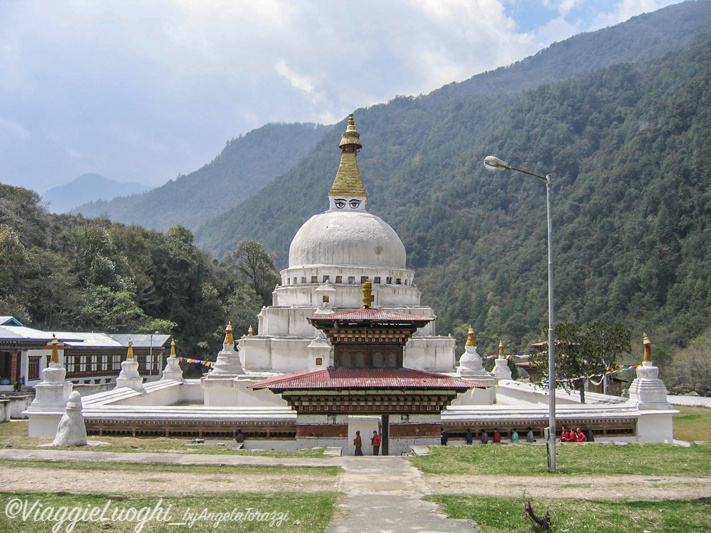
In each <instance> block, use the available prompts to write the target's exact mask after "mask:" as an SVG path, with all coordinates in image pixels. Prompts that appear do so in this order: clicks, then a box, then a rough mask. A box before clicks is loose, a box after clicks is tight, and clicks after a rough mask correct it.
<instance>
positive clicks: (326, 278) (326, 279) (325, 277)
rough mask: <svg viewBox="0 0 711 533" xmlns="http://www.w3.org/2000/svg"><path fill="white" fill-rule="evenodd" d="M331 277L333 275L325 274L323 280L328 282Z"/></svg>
mask: <svg viewBox="0 0 711 533" xmlns="http://www.w3.org/2000/svg"><path fill="white" fill-rule="evenodd" d="M329 279H331V276H324V277H323V282H324V283H326V282H327V281H328V280H329Z"/></svg>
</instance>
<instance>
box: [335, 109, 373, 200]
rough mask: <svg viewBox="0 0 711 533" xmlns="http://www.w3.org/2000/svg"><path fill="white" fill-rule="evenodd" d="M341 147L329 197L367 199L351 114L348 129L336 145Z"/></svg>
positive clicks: (358, 145)
mask: <svg viewBox="0 0 711 533" xmlns="http://www.w3.org/2000/svg"><path fill="white" fill-rule="evenodd" d="M338 146H340V147H341V164H340V165H339V166H338V172H337V173H336V179H334V180H333V186H332V187H331V191H330V192H329V193H328V195H329V196H363V197H365V198H367V197H368V193H367V192H365V187H363V181H362V180H361V179H360V170H359V169H358V160H357V153H358V150H359V149H361V148H362V147H363V145H361V144H360V134H359V133H358V132H357V131H356V128H355V122H354V120H353V114H352V113H351V115H350V117H349V118H348V127H346V131H345V133H344V134H343V137H341V142H340V144H339V145H338Z"/></svg>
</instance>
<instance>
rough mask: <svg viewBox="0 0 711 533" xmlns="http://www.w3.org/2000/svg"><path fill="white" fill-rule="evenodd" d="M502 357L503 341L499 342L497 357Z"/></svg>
mask: <svg viewBox="0 0 711 533" xmlns="http://www.w3.org/2000/svg"><path fill="white" fill-rule="evenodd" d="M503 356H504V343H503V341H499V357H503Z"/></svg>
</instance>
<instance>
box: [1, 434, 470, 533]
mask: <svg viewBox="0 0 711 533" xmlns="http://www.w3.org/2000/svg"><path fill="white" fill-rule="evenodd" d="M0 459H14V460H34V461H80V462H104V461H105V462H117V463H147V464H149V463H150V464H170V465H263V466H311V467H318V466H338V467H341V468H342V471H341V473H340V474H339V477H338V491H339V492H340V493H342V494H345V496H346V498H345V502H344V503H343V504H342V505H341V506H340V508H341V513H340V514H341V515H343V517H342V518H339V519H337V520H335V521H334V522H333V523H332V524H331V525H330V526H329V528H328V530H327V533H361V532H363V533H365V532H377V533H409V532H418V533H439V532H441V533H465V532H466V533H471V532H476V531H479V530H478V528H477V526H476V524H475V523H474V522H472V521H469V520H449V519H447V518H446V517H445V516H444V515H441V514H439V513H438V508H437V505H436V504H434V503H430V502H425V501H424V500H423V499H422V498H423V497H424V496H425V495H427V494H430V493H432V491H431V489H430V488H429V487H428V485H427V484H426V483H425V481H424V478H423V476H422V473H421V472H420V471H419V470H417V469H416V468H415V467H413V466H412V465H411V464H410V463H409V462H408V461H407V460H406V459H403V458H401V457H333V458H322V457H266V456H241V455H240V456H236V455H202V454H200V455H198V454H182V453H117V452H100V451H82V450H76V451H74V450H53V449H48V448H38V449H27V450H21V449H1V450H0Z"/></svg>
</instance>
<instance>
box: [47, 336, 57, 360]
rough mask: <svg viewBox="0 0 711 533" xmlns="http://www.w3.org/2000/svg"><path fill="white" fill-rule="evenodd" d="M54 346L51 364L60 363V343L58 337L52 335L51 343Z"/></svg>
mask: <svg viewBox="0 0 711 533" xmlns="http://www.w3.org/2000/svg"><path fill="white" fill-rule="evenodd" d="M50 344H51V345H52V355H51V356H50V358H49V362H50V363H59V341H58V340H57V337H56V335H54V334H52V340H51V342H50Z"/></svg>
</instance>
